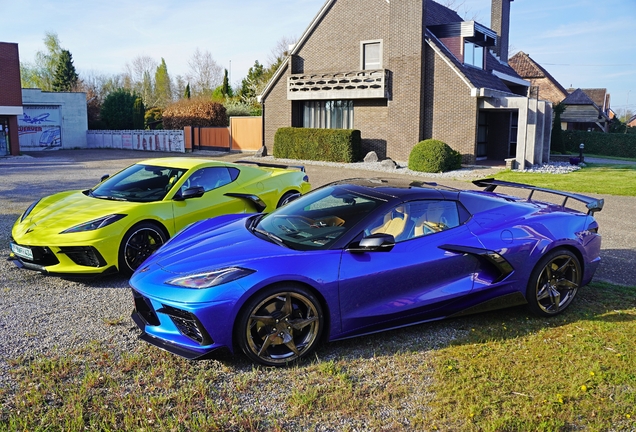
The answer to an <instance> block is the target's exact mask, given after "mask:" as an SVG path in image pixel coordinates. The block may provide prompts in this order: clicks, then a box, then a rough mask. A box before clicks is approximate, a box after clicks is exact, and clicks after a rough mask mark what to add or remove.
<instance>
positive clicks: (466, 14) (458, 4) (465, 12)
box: [438, 0, 479, 21]
mask: <svg viewBox="0 0 636 432" xmlns="http://www.w3.org/2000/svg"><path fill="white" fill-rule="evenodd" d="M438 3H439V4H441V5H442V6H446V7H447V8H449V9H452V10H454V11H455V12H457V14H458V15H460V16H461V17H462V18H463V19H464V20H466V21H479V20H478V18H479V16H478V15H479V14H478V13H477V12H475V11H472V10H471V9H470V8H468V7H467V6H466V1H465V0H439V1H438Z"/></svg>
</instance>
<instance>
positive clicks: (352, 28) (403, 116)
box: [265, 0, 478, 163]
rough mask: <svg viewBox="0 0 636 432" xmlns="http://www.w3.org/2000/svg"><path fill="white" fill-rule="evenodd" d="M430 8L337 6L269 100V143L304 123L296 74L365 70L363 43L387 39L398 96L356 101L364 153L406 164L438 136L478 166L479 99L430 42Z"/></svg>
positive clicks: (388, 65) (386, 62) (343, 1)
mask: <svg viewBox="0 0 636 432" xmlns="http://www.w3.org/2000/svg"><path fill="white" fill-rule="evenodd" d="M424 4H425V3H423V0H416V1H392V2H391V3H390V4H389V3H387V2H384V1H373V2H360V1H357V0H337V1H335V2H334V3H333V5H332V6H331V9H330V10H329V11H328V12H327V13H326V15H325V16H324V17H323V19H322V21H321V22H320V23H319V24H318V26H317V27H316V28H315V29H314V32H313V33H312V35H311V36H310V37H309V38H308V39H307V41H306V42H305V44H304V45H303V46H300V47H299V48H298V51H297V56H295V57H294V59H293V67H290V68H289V70H287V71H286V72H285V74H284V75H283V76H282V77H281V79H280V80H279V81H278V83H276V85H275V86H274V88H273V89H272V91H271V93H270V94H268V96H267V98H266V99H265V104H266V107H265V128H266V130H265V142H266V145H268V147H269V146H271V145H272V143H273V139H274V134H275V133H276V130H277V129H278V128H280V127H283V126H292V125H294V126H296V125H298V124H293V122H292V103H291V101H288V100H287V97H286V91H287V88H286V87H287V76H289V74H291V73H292V69H293V72H294V73H309V72H342V71H349V70H358V69H360V67H361V65H360V42H361V41H364V40H377V39H381V40H382V41H383V67H384V68H385V69H387V70H388V72H389V89H390V93H391V97H390V98H389V99H388V100H354V127H355V128H356V129H359V130H360V132H361V135H362V140H363V150H364V151H365V152H366V151H369V150H375V151H376V152H377V153H378V155H379V156H380V157H390V158H392V159H395V160H398V161H406V160H408V156H409V154H410V152H411V149H412V148H413V146H414V145H415V144H417V143H418V142H419V141H421V140H422V139H425V138H435V139H440V140H442V141H444V142H446V143H447V144H449V145H450V146H451V147H452V148H454V149H456V150H458V151H459V152H460V153H462V155H464V158H463V159H464V162H465V163H473V162H474V161H475V156H474V155H475V151H476V139H475V138H476V133H477V115H478V112H477V102H478V101H477V98H474V97H471V96H470V87H469V86H468V85H467V84H466V83H465V82H464V81H463V80H461V78H460V77H459V76H458V75H457V74H456V73H455V71H454V70H453V69H452V68H451V67H450V66H449V65H448V64H447V63H446V62H445V61H444V60H443V59H442V58H441V57H440V56H439V55H436V54H435V52H434V51H433V50H432V49H431V48H430V47H428V45H426V43H425V42H424V40H423V36H422V35H423V34H424V30H425V29H424V28H423V25H422V17H423V16H425V11H424V7H425V6H424ZM456 48H458V47H456ZM422 53H424V54H425V55H424V56H423V55H422ZM296 106H298V105H296ZM270 149H271V147H270Z"/></svg>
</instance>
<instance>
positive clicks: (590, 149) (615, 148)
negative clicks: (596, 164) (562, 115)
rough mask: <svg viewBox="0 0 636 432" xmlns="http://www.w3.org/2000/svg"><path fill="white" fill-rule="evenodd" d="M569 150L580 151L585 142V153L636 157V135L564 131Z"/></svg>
mask: <svg viewBox="0 0 636 432" xmlns="http://www.w3.org/2000/svg"><path fill="white" fill-rule="evenodd" d="M563 142H564V143H565V148H566V150H567V151H569V152H572V153H574V154H578V153H579V145H580V144H581V143H583V144H585V149H584V150H583V154H585V153H591V154H595V155H602V156H616V157H625V158H636V135H635V134H621V133H602V132H585V131H563Z"/></svg>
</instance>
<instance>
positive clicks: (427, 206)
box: [365, 200, 460, 242]
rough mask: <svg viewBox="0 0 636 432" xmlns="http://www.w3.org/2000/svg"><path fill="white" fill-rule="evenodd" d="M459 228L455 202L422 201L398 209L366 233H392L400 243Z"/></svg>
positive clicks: (381, 218)
mask: <svg viewBox="0 0 636 432" xmlns="http://www.w3.org/2000/svg"><path fill="white" fill-rule="evenodd" d="M458 225H460V218H459V212H458V208H457V203H456V202H455V201H440V200H437V201H436V200H421V201H411V202H407V203H403V204H400V205H398V206H396V207H395V208H393V209H392V210H391V211H389V212H387V213H386V214H384V215H382V216H380V217H378V218H377V219H376V220H375V221H373V222H372V223H371V224H370V225H369V227H368V228H367V230H366V231H365V234H366V235H370V234H378V233H384V234H391V235H392V236H393V237H395V241H398V242H399V241H403V240H409V239H412V238H415V237H420V236H423V235H428V234H434V233H437V232H440V231H444V230H447V229H450V228H454V227H456V226H458Z"/></svg>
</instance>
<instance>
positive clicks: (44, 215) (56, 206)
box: [17, 191, 139, 231]
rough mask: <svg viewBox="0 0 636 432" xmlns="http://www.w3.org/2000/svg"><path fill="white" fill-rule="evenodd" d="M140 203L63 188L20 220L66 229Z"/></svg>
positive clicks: (30, 225) (25, 224)
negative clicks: (98, 196)
mask: <svg viewBox="0 0 636 432" xmlns="http://www.w3.org/2000/svg"><path fill="white" fill-rule="evenodd" d="M138 205H139V203H133V202H125V201H110V200H105V199H99V198H93V197H90V196H88V195H84V193H82V192H81V191H69V192H61V193H58V194H55V195H51V196H48V197H46V198H43V199H42V200H41V201H40V202H39V203H38V204H37V205H36V206H35V208H34V209H33V210H32V211H31V214H29V215H28V216H27V218H26V219H25V220H24V221H22V222H18V224H17V225H19V226H20V227H21V228H23V229H25V230H28V229H31V230H33V229H34V228H35V227H37V229H51V230H55V231H58V230H59V231H63V230H65V229H68V228H70V227H73V226H75V225H78V224H81V223H84V222H89V221H91V220H94V219H98V218H100V217H103V216H107V215H110V214H115V213H117V214H127V213H128V212H129V211H130V210H131V209H132V208H133V207H135V206H138Z"/></svg>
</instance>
